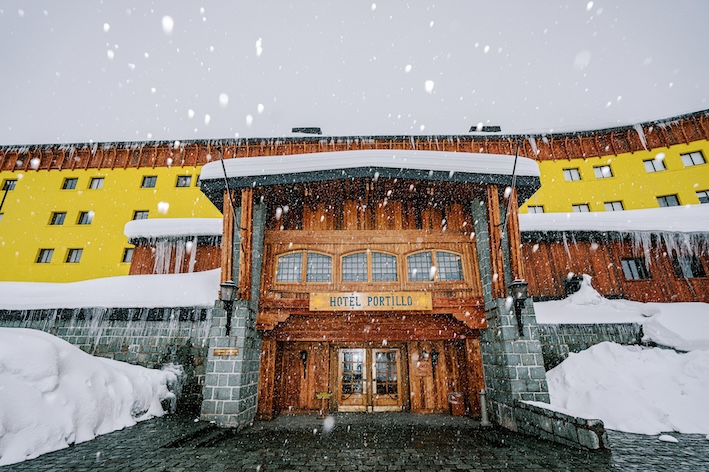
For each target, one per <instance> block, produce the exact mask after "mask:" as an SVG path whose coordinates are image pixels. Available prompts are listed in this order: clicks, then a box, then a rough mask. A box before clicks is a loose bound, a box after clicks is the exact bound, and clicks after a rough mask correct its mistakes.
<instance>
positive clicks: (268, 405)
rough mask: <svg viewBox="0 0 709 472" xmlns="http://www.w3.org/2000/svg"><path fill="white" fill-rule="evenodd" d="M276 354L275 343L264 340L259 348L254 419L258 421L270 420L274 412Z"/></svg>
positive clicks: (270, 340)
mask: <svg viewBox="0 0 709 472" xmlns="http://www.w3.org/2000/svg"><path fill="white" fill-rule="evenodd" d="M276 353H277V344H276V341H275V340H273V339H264V340H263V343H262V347H261V372H260V374H259V386H258V406H257V412H256V417H257V418H258V419H260V420H272V419H273V416H274V412H275V407H276V405H275V401H274V394H275V388H276V357H277V355H276Z"/></svg>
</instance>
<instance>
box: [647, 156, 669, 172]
mask: <svg viewBox="0 0 709 472" xmlns="http://www.w3.org/2000/svg"><path fill="white" fill-rule="evenodd" d="M657 164H659V166H661V167H662V168H661V169H658V165H657ZM643 165H644V166H645V172H647V173H648V174H653V173H655V172H663V171H666V170H667V166H666V165H665V161H664V159H645V160H644V161H643Z"/></svg>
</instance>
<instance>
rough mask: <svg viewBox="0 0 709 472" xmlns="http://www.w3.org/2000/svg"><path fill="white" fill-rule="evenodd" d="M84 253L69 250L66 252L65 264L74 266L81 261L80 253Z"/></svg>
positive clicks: (78, 250)
mask: <svg viewBox="0 0 709 472" xmlns="http://www.w3.org/2000/svg"><path fill="white" fill-rule="evenodd" d="M82 252H84V250H83V249H69V250H68V251H67V252H66V262H68V263H69V264H76V263H78V262H79V261H81V253H82Z"/></svg>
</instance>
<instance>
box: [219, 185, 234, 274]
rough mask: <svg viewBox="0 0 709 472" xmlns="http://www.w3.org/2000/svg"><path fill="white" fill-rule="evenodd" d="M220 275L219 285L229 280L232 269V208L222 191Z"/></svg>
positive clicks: (227, 197)
mask: <svg viewBox="0 0 709 472" xmlns="http://www.w3.org/2000/svg"><path fill="white" fill-rule="evenodd" d="M222 215H223V218H224V221H223V222H222V274H221V283H224V282H226V281H227V280H231V278H232V275H231V274H232V267H233V264H234V252H233V248H234V208H232V206H231V200H230V199H229V194H228V193H227V191H226V190H225V191H224V203H223V204H222Z"/></svg>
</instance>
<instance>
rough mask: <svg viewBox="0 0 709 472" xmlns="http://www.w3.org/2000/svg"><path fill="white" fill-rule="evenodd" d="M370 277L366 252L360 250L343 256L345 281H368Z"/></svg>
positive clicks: (343, 279)
mask: <svg viewBox="0 0 709 472" xmlns="http://www.w3.org/2000/svg"><path fill="white" fill-rule="evenodd" d="M368 279H369V277H368V274H367V253H366V252H358V253H356V254H350V255H348V256H344V257H343V258H342V281H343V282H366V281H367V280H368Z"/></svg>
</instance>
